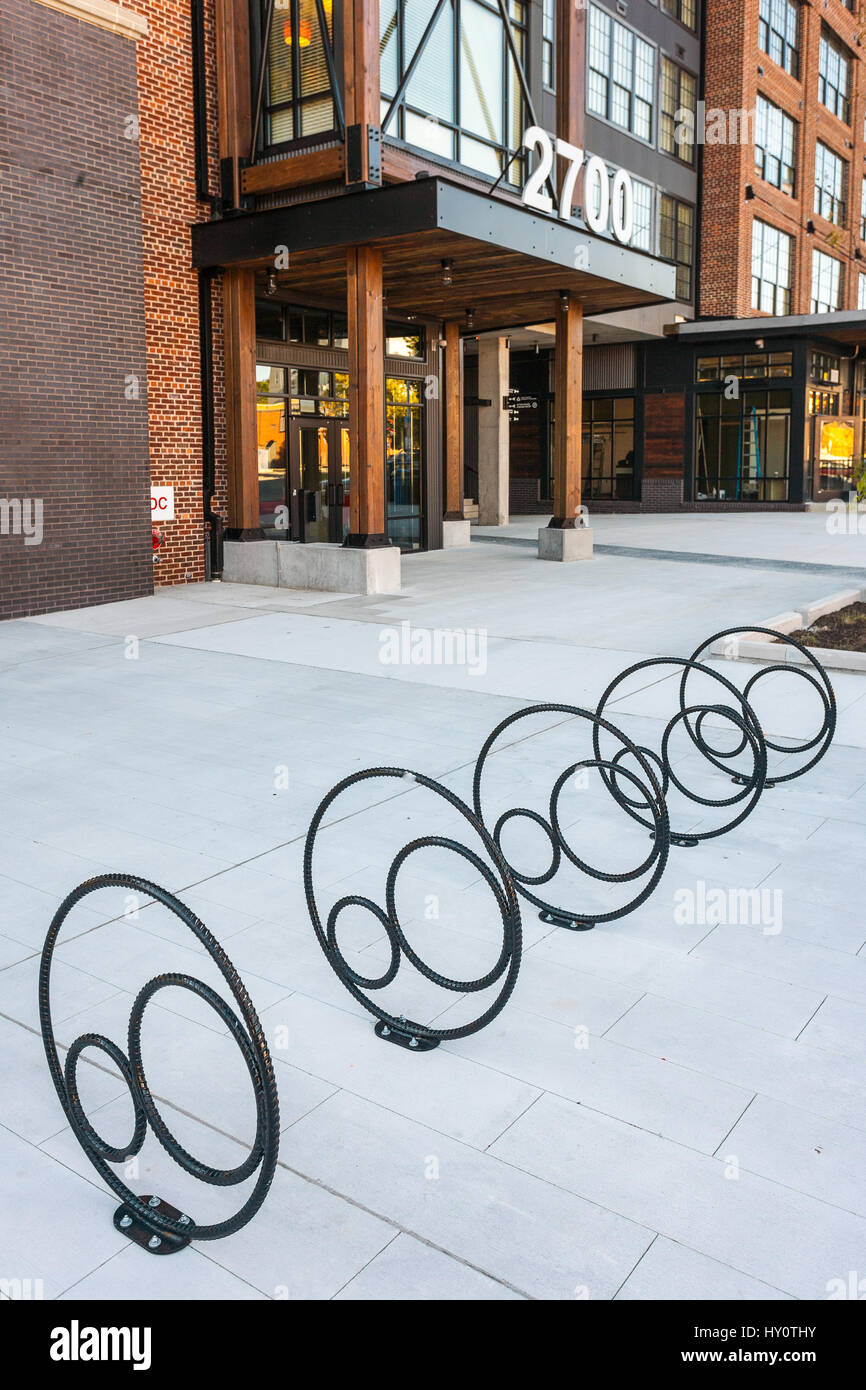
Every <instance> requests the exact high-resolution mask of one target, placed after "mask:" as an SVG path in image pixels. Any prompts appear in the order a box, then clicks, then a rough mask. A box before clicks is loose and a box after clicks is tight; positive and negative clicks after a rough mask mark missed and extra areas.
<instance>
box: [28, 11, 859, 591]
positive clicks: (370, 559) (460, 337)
mask: <svg viewBox="0 0 866 1390" xmlns="http://www.w3.org/2000/svg"><path fill="white" fill-rule="evenodd" d="M859 4H860V0H851V3H850V4H847V3H843V0H825V3H823V4H820V5H819V4H817V3H811V0H704V3H699V0H587V3H586V4H581V5H573V4H571V3H567V0H182V2H178V0H133V2H132V3H123V4H117V3H114V0H8V3H7V4H6V5H5V6H4V8H3V11H2V15H0V25H2V35H0V37H2V42H0V66H2V72H3V82H2V84H0V104H2V107H3V111H2V116H3V119H2V121H0V147H2V148H0V157H2V159H3V162H4V167H5V169H6V170H7V177H6V178H5V179H4V182H3V186H2V189H0V199H2V201H3V214H4V215H3V217H2V219H0V251H2V256H0V277H2V294H3V302H4V308H5V309H6V329H5V331H4V334H3V338H2V343H0V420H2V422H3V436H4V437H3V446H4V447H3V456H2V459H0V470H2V471H0V616H7V617H8V616H16V615H20V614H26V613H38V612H44V611H47V610H50V609H52V608H57V607H74V606H77V605H81V604H87V603H93V602H109V601H112V600H119V599H124V598H129V597H135V596H137V595H140V594H142V593H147V592H150V591H151V588H152V586H153V584H154V583H156V584H164V583H179V582H185V581H190V580H193V581H194V580H201V579H205V578H208V577H211V576H215V575H217V574H220V573H222V574H224V575H225V576H226V577H229V578H237V579H242V580H243V579H247V580H249V579H257V580H259V581H261V582H268V583H279V582H282V583H294V584H300V585H308V584H312V585H333V586H334V587H338V588H350V589H352V588H358V589H361V590H364V589H370V588H376V587H383V586H384V587H393V586H394V585H395V583H398V582H399V578H398V571H399V557H400V555H404V554H410V553H412V552H414V551H418V550H423V549H429V548H437V547H440V546H447V545H452V544H461V543H465V542H466V539H467V536H468V525H469V523H470V522H472V521H478V522H480V523H482V524H488V525H499V524H502V523H503V522H505V521H507V520H508V518H509V516H510V515H512V514H518V513H519V514H527V513H529V514H531V513H537V514H539V515H544V516H548V517H549V516H552V518H553V520H552V523H551V527H550V528H549V529H550V530H551V531H553V532H562V533H564V532H567V531H570V530H573V529H575V526H576V522H577V521H578V520H579V519H580V513H581V508H588V509H589V511H590V512H592V511H594V510H598V511H601V510H620V511H642V510H645V511H678V510H682V509H691V510H705V509H711V510H713V509H714V510H729V509H732V508H734V509H742V508H751V509H753V508H770V509H785V508H792V507H794V508H797V507H803V506H805V505H808V504H809V502H810V501H821V500H824V499H826V498H828V497H832V496H839V495H844V494H845V492H846V491H848V490H849V489H850V488H851V486H852V485H853V482H854V479H855V478H856V476H857V474H858V472H859V470H860V468H861V466H862V460H863V450H864V395H866V393H864V379H863V371H864V369H863V366H862V364H861V362H860V350H861V345H862V339H863V336H864V335H863V334H862V323H863V316H864V315H866V260H864V253H866V180H864V175H866V129H864V121H866V81H864V72H863V57H862V54H863V49H862V47H861V34H860V30H859V27H858V26H859V24H860V22H861V18H862V16H861V15H860V13H859ZM46 132H50V141H47V140H46ZM37 383H38V385H37ZM148 518H150V521H151V524H150V525H148ZM557 545H558V546H559V549H560V550H561V549H563V546H564V542H562V541H561V537H560V540H559V541H557V542H556V545H554V547H553V549H554V551H556V547H557ZM395 557H396V558H395Z"/></svg>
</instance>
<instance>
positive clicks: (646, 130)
mask: <svg viewBox="0 0 866 1390" xmlns="http://www.w3.org/2000/svg"><path fill="white" fill-rule="evenodd" d="M588 47H589V74H588V79H587V97H586V109H587V111H589V112H590V113H591V114H592V115H594V116H603V117H604V118H605V120H608V121H611V122H612V123H613V124H614V125H618V126H621V127H622V129H623V130H628V131H630V133H631V134H632V135H636V136H637V137H638V139H640V140H646V141H647V142H649V141H651V140H652V108H653V100H654V95H655V49H654V48H653V47H652V46H651V45H650V44H648V43H645V42H644V40H643V39H642V38H639V37H638V35H637V34H635V33H633V32H632V30H631V29H627V28H626V27H625V25H624V24H619V23H618V22H617V21H616V20H615V19H613V18H612V17H611V15H609V14H608V13H607V11H606V10H600V9H598V8H597V6H595V5H592V6H590V11H589V45H588Z"/></svg>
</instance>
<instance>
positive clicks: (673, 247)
mask: <svg viewBox="0 0 866 1390" xmlns="http://www.w3.org/2000/svg"><path fill="white" fill-rule="evenodd" d="M693 229H694V208H692V207H691V206H690V205H689V204H688V203H681V202H680V201H679V199H677V198H671V197H670V196H669V194H667V193H663V194H662V196H661V199H660V202H659V255H661V256H664V257H665V258H666V259H667V260H669V261H674V262H675V264H676V268H677V282H676V296H677V299H683V300H685V299H691V297H692V242H693V240H694V237H693Z"/></svg>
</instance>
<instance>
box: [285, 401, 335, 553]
mask: <svg viewBox="0 0 866 1390" xmlns="http://www.w3.org/2000/svg"><path fill="white" fill-rule="evenodd" d="M291 473H292V487H291V490H292V533H293V539H295V540H299V541H306V542H308V543H311V542H316V541H318V542H320V543H321V542H331V543H332V544H334V543H336V544H340V543H341V542H342V541H343V539H344V537H345V536H346V533H347V532H348V529H349V430H348V426H346V425H344V424H342V423H339V424H338V423H337V422H336V421H326V420H293V421H292V447H291Z"/></svg>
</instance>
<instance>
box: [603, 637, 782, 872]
mask: <svg viewBox="0 0 866 1390" xmlns="http://www.w3.org/2000/svg"><path fill="white" fill-rule="evenodd" d="M662 667H671V668H672V669H673V670H677V669H679V670H680V671H681V673H682V674H681V679H680V684H679V691H678V695H679V700H678V709H677V711H676V713H675V714H674V715H673V716H672V718H671V719H670V720H669V721H668V723H667V725H666V726H665V729H664V732H663V734H662V739H661V747H660V750H659V751H658V752H654V751H653V750H652V749H649V748H642V749H641V751H642V753H643V754H644V755H645V756H646V757H648V758H652V759H653V761H654V762H655V763H656V765H657V766H658V767H659V768H660V769H661V776H662V792H663V794H664V796H665V798H667V795H668V792H669V790H670V788H671V787H675V788H676V789H677V791H679V792H681V793H682V795H683V796H685V797H686V798H687V800H689V801H693V802H694V803H695V804H696V805H698V806H706V807H711V808H713V809H714V810H716V811H720V812H724V813H726V814H728V813H730V814H728V818H727V819H725V820H724V821H723V822H722V824H721V825H715V826H713V827H712V828H711V829H707V830H700V829H694V828H689V827H684V828H682V829H678V828H674V827H672V828H671V835H670V839H671V844H672V845H679V846H685V847H694V846H695V845H698V844H700V842H701V841H702V840H712V839H715V838H716V837H717V836H719V835H724V834H726V833H727V831H729V830H733V828H734V826H736V825H740V824H741V823H742V822H743V821H744V820H745V819H746V817H747V816H749V815H750V814H751V812H752V811H753V810H754V809H755V807H756V806H757V804H758V802H759V801H760V799H761V794H762V792H763V790H764V786H765V785H766V780H767V742H766V739H765V737H764V733H763V730H762V729H761V726H760V724H759V722H758V719H757V716H756V715H755V712H754V710H753V709H752V707H751V705H750V704H749V701H748V699H747V698H746V696H745V695H744V694H743V692H742V691H740V690H739V689H738V688H737V686H735V685H734V683H733V682H732V681H729V680H728V678H727V677H726V676H723V675H722V674H721V673H720V672H719V671H714V670H713V669H712V668H711V667H709V666H706V665H703V664H702V663H701V662H699V661H695V660H694V659H693V658H689V657H677V656H663V657H650V658H648V659H647V660H646V661H637V662H635V664H634V665H633V666H629V667H628V668H627V669H626V670H625V671H621V672H620V674H619V675H618V676H616V677H614V679H613V680H612V681H611V683H610V685H609V686H608V687H607V690H605V692H604V694H603V695H602V697H601V699H600V700H599V703H598V709H597V710H596V713H597V714H598V715H601V714H603V712H604V710H605V709H606V707H607V706H608V704H609V703H610V702H611V701H613V700H615V699H616V698H617V694H618V692H619V695H620V697H621V696H622V693H623V692H621V690H620V687H621V686H622V685H623V684H624V683H625V682H626V681H628V679H629V678H630V677H631V676H633V675H634V674H635V673H636V672H649V671H653V672H654V671H658V670H660V669H661V668H662ZM697 674H700V675H702V676H704V677H706V678H707V679H709V680H711V681H715V682H717V683H718V684H719V685H720V686H721V687H722V689H723V692H724V695H725V696H726V697H728V702H727V703H723V702H719V703H715V702H712V703H706V702H699V703H697V702H696V703H694V704H688V703H687V684H688V680H689V677H690V676H694V675H697ZM714 717H715V719H716V720H717V722H719V721H720V722H721V723H723V724H726V725H728V726H729V727H732V728H733V730H734V733H735V737H736V742H735V744H734V746H733V747H731V748H722V747H715V746H713V745H712V744H711V743H710V742H709V740H708V738H707V737H706V735H705V733H704V729H705V726H706V724H707V721H709V720H711V719H712V718H714ZM681 725H682V727H683V728H684V729H685V730H686V732H687V734H688V736H689V738H690V739H691V742H692V743H693V744H694V746H695V748H697V750H698V752H699V753H700V754H701V756H702V757H703V758H704V759H705V760H706V761H707V762H708V763H709V764H711V766H712V767H714V768H716V769H717V770H720V771H722V772H727V773H729V774H734V773H735V769H733V768H732V767H731V762H732V761H733V759H735V758H738V757H740V756H741V755H742V754H743V753H746V752H747V753H748V754H749V755H750V757H751V769H750V771H749V772H747V773H737V774H736V777H735V780H736V782H737V784H738V786H739V787H740V790H739V791H737V792H733V793H732V794H731V795H730V796H728V797H709V796H702V795H701V794H700V793H699V792H697V791H695V790H694V789H693V788H691V787H689V786H687V785H686V783H685V782H684V781H683V780H682V778H681V777H680V776H679V775H678V774H677V772H676V771H675V770H674V765H673V764H672V762H671V758H670V744H671V738H672V736H673V735H674V733H675V732H676V730H677V729H678V728H679V727H680V726H681ZM601 727H602V726H601V725H597V726H596V729H595V732H594V735H593V741H594V749H595V754H596V757H600V756H601V746H600V738H599V729H600V728H601ZM603 775H606V774H603ZM610 790H611V795H612V796H614V797H616V799H617V800H618V801H619V802H620V804H621V805H622V806H623V809H624V810H626V811H628V813H629V814H630V815H631V816H633V817H634V819H635V820H636V821H638V822H639V824H641V825H644V826H646V828H647V829H648V830H649V832H650V834H651V835H652V834H654V833H655V828H654V826H653V825H652V823H651V822H650V821H649V820H647V819H646V817H645V816H643V815H642V814H641V808H639V807H636V806H635V805H634V804H632V803H631V799H628V800H627V799H626V798H624V797H623V796H622V792H621V791H620V790H619V789H618V788H617V787H616V786H615V784H613V781H612V783H611V788H610Z"/></svg>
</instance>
